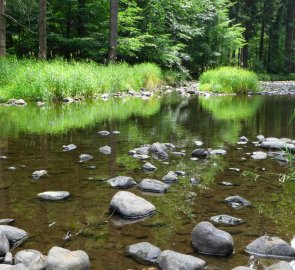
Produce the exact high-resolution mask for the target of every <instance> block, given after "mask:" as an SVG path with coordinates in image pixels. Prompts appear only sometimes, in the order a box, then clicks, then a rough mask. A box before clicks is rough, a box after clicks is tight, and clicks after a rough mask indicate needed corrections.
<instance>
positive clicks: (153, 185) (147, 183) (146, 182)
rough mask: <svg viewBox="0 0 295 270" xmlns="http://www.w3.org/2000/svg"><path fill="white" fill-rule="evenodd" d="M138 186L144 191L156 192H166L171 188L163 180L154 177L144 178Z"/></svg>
mask: <svg viewBox="0 0 295 270" xmlns="http://www.w3.org/2000/svg"><path fill="white" fill-rule="evenodd" d="M138 187H139V188H140V189H141V190H142V191H148V192H156V193H164V192H166V191H167V189H168V188H169V185H167V184H164V183H163V182H161V181H159V180H154V179H148V178H146V179H143V180H142V181H141V182H140V183H139V184H138Z"/></svg>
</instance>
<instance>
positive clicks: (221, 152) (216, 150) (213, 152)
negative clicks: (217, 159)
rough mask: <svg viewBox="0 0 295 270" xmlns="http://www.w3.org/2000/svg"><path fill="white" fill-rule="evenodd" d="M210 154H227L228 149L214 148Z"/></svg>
mask: <svg viewBox="0 0 295 270" xmlns="http://www.w3.org/2000/svg"><path fill="white" fill-rule="evenodd" d="M209 154H210V155H212V156H214V155H217V156H224V155H226V154H227V151H226V150H224V149H214V150H212V151H210V152H209Z"/></svg>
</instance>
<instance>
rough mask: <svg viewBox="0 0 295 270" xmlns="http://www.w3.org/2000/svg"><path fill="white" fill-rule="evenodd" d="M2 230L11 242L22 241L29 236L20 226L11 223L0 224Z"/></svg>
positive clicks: (0, 230)
mask: <svg viewBox="0 0 295 270" xmlns="http://www.w3.org/2000/svg"><path fill="white" fill-rule="evenodd" d="M0 232H2V233H4V235H5V236H6V238H7V239H8V241H9V243H10V244H13V245H14V244H16V243H20V242H22V241H23V240H25V239H26V238H27V237H28V234H27V233H26V232H25V231H24V230H22V229H19V228H16V227H12V226H9V225H0Z"/></svg>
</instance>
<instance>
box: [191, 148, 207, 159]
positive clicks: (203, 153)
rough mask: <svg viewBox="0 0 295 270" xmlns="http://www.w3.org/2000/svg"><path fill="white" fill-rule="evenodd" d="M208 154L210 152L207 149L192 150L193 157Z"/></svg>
mask: <svg viewBox="0 0 295 270" xmlns="http://www.w3.org/2000/svg"><path fill="white" fill-rule="evenodd" d="M207 155H208V152H207V151H206V150H205V149H195V150H194V151H193V152H192V156H193V157H206V156H207Z"/></svg>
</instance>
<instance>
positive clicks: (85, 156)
mask: <svg viewBox="0 0 295 270" xmlns="http://www.w3.org/2000/svg"><path fill="white" fill-rule="evenodd" d="M79 159H80V162H86V161H89V160H91V159H93V156H91V155H89V154H81V155H80V156H79Z"/></svg>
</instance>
